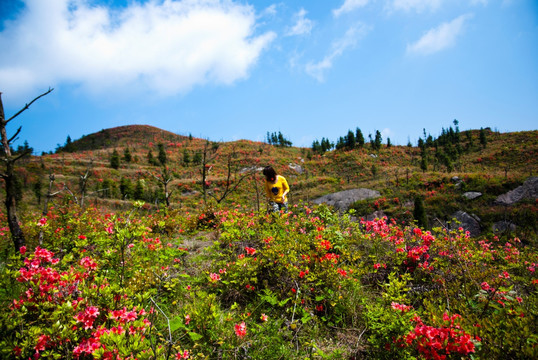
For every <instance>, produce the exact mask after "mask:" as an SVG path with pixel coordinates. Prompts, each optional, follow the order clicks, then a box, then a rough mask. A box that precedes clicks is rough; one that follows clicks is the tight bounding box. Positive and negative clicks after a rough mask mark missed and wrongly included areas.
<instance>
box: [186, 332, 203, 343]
mask: <svg viewBox="0 0 538 360" xmlns="http://www.w3.org/2000/svg"><path fill="white" fill-rule="evenodd" d="M188 334H189V336H190V338H191V340H192V341H194V342H196V341H198V340H200V339H201V338H203V336H202V335H200V334H198V333H195V332H189V333H188Z"/></svg>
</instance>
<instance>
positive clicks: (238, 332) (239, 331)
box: [234, 321, 247, 338]
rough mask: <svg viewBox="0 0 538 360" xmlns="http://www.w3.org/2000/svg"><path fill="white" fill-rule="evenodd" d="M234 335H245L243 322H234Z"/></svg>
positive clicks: (245, 330)
mask: <svg viewBox="0 0 538 360" xmlns="http://www.w3.org/2000/svg"><path fill="white" fill-rule="evenodd" d="M234 328H235V335H237V336H238V337H240V338H244V337H245V336H246V335H247V325H246V324H245V322H244V321H243V322H241V324H235V326H234Z"/></svg>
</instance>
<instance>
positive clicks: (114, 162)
mask: <svg viewBox="0 0 538 360" xmlns="http://www.w3.org/2000/svg"><path fill="white" fill-rule="evenodd" d="M110 167H111V168H112V169H116V170H117V169H118V168H119V167H120V154H118V151H117V150H116V149H114V151H113V152H112V156H111V157H110Z"/></svg>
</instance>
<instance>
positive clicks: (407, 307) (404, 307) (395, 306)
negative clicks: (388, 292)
mask: <svg viewBox="0 0 538 360" xmlns="http://www.w3.org/2000/svg"><path fill="white" fill-rule="evenodd" d="M390 306H391V307H392V309H393V310H400V311H401V312H404V313H405V312H408V311H409V310H411V309H412V308H413V307H412V306H410V305H403V304H398V303H396V302H394V301H393V302H392V303H391V304H390Z"/></svg>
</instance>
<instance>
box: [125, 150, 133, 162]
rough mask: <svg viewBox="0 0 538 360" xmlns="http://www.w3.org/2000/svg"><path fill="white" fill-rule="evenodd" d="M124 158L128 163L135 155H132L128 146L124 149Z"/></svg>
mask: <svg viewBox="0 0 538 360" xmlns="http://www.w3.org/2000/svg"><path fill="white" fill-rule="evenodd" d="M123 160H124V161H125V162H127V163H130V162H131V161H132V160H133V157H132V156H131V152H130V151H129V148H128V147H126V148H125V149H124V150H123Z"/></svg>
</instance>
